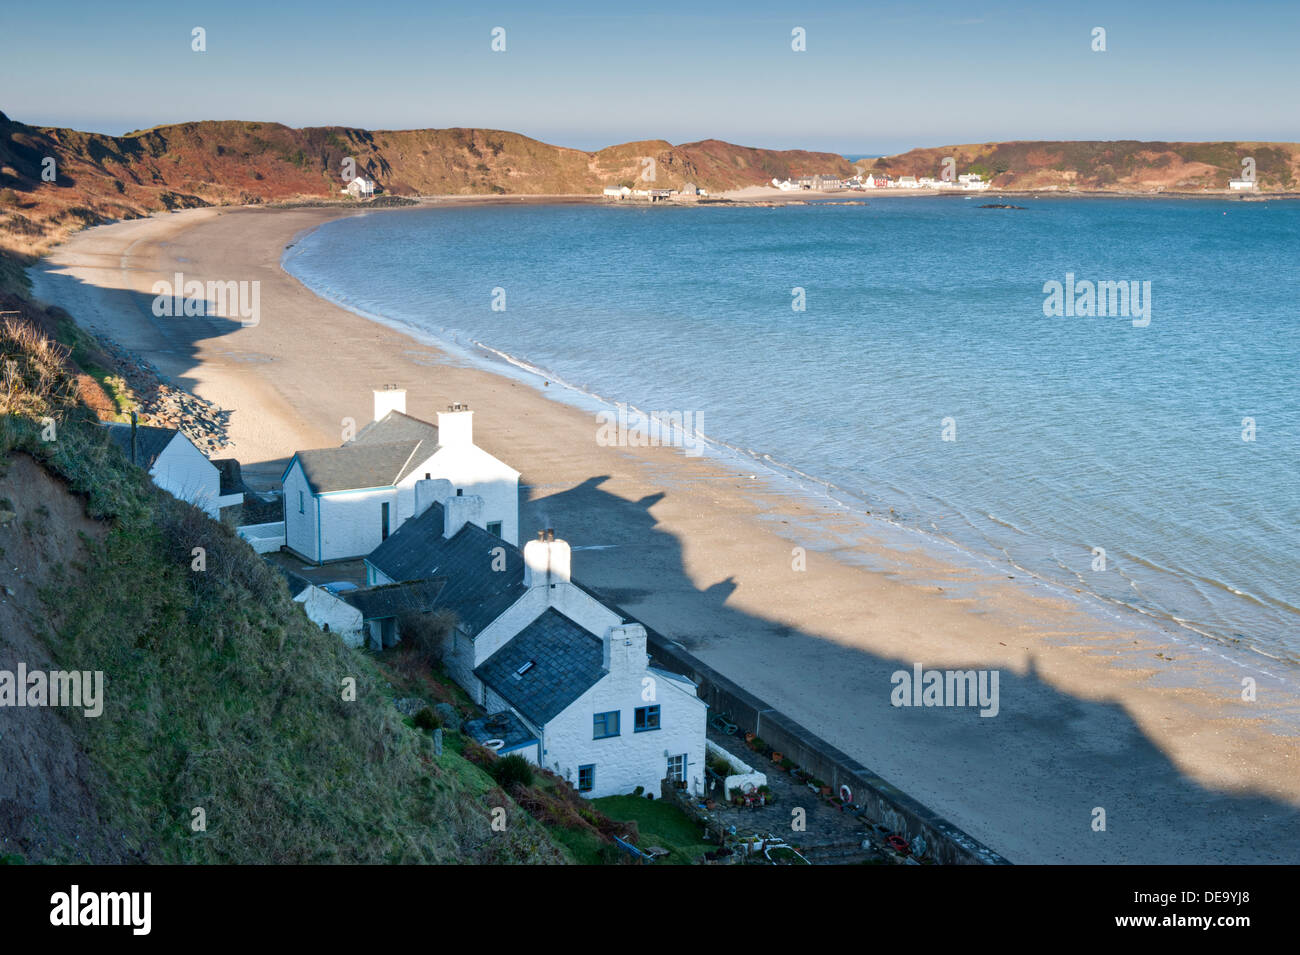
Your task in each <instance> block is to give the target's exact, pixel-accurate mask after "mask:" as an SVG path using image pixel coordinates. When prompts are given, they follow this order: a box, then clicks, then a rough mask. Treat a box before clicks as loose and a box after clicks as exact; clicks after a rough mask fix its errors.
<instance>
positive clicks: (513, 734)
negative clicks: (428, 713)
mask: <svg viewBox="0 0 1300 955" xmlns="http://www.w3.org/2000/svg"><path fill="white" fill-rule="evenodd" d="M462 731H463V732H464V733H465V735H466V736H468V737H469V738H470V739H473V740H475V741H476V742H479V743H486V742H487V741H488V740H490V739H499V740H501V741H503V742H504V743H505V745H504V746H502V747H501V748H500V749H499V750H497V752H498V753H509V752H510V751H511V750H515V749H519V748H520V747H521V746H527V745H528V744H529V743H537V742H538V739H537V737H536V736H535V735H534V734H533V731H532V730H530V729H529V728H528V726H527V725H526V724H525V723H524V721H523V720H521V719H520V718H519V717H518V716H516V715H515V714H514V713H513V712H512V711H510V710H502V711H501V712H500V713H493V714H492V715H490V716H483V717H480V718H479V719H476V720H469V721H468V722H466V723H465V725H464V727H463V728H462Z"/></svg>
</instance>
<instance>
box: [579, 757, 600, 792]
mask: <svg viewBox="0 0 1300 955" xmlns="http://www.w3.org/2000/svg"><path fill="white" fill-rule="evenodd" d="M595 788H596V765H595V764H594V763H588V764H587V765H586V766H579V767H578V792H580V793H589V792H591V791H592V790H593V789H595Z"/></svg>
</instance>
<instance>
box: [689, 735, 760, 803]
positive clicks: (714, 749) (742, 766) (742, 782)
mask: <svg viewBox="0 0 1300 955" xmlns="http://www.w3.org/2000/svg"><path fill="white" fill-rule="evenodd" d="M704 744H705V753H706V754H707V753H716V754H717V755H718V756H720V757H721V758H722V759H725V760H726V761H727V762H728V763H729V764H730V765H731V768H732V769H733V770H734V772H732V773H729V774H728V775H727V776H724V777H723V780H722V790H723V795H722V798H723V799H730V798H731V794H732V793H733V792H735V791H736V790H737V789H739V790H740V791H742V792H744V791H745V788H746V787H747V786H753V787H754V788H755V789H757V788H758V787H759V786H766V785H767V775H766V774H765V773H760V772H757V771H755V769H754V767H753V766H750V765H749V764H748V763H746V762H745V761H744V760H741V759H737V758H736V757H735V756H733V755H732V754H731V753H729V752H727V751H726V750H725V749H723V748H722V747H721V746H719V745H718V744H717V743H715V742H713V741H712V740H707V739H706V740H705V741H704Z"/></svg>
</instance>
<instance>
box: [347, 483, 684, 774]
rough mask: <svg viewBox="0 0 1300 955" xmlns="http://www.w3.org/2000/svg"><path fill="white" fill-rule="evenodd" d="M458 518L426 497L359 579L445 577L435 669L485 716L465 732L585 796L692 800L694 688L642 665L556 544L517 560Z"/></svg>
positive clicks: (637, 635)
mask: <svg viewBox="0 0 1300 955" xmlns="http://www.w3.org/2000/svg"><path fill="white" fill-rule="evenodd" d="M422 490H423V489H422ZM421 500H422V502H423V501H424V500H426V498H425V496H424V495H423V494H422V495H421ZM458 509H459V510H460V511H462V512H463V511H464V509H465V508H464V506H463V505H460V504H459V503H458V501H457V499H456V498H454V497H452V498H446V497H443V498H442V499H441V500H434V501H433V502H432V503H430V504H429V506H428V507H427V509H424V510H422V511H421V512H420V513H419V514H417V515H416V516H415V517H414V518H413V519H411V520H409V521H407V522H406V524H404V525H403V526H402V528H401V530H399V531H398V532H397V533H395V534H394V535H392V536H391V537H390V538H389V539H388V540H387V541H385V542H384V543H383V544H381V545H380V546H379V547H378V548H376V550H375V551H374V552H373V553H371V554H370V555H369V556H368V557H367V558H366V569H367V582H368V583H370V584H372V585H375V584H380V585H382V584H386V583H392V582H397V581H401V580H410V579H418V578H426V577H433V576H437V577H442V578H444V579H445V584H444V585H443V588H442V590H441V591H440V592H439V594H438V599H437V601H436V602H435V609H438V608H441V609H446V610H450V611H452V612H453V613H454V614H455V617H456V620H457V623H456V626H455V627H454V628H453V630H452V632H451V633H450V634H449V635H448V637H447V640H446V644H445V645H444V647H443V666H444V668H445V669H446V671H447V672H448V673H449V674H450V675H451V676H452V677H453V678H454V679H455V680H456V682H458V683H459V684H460V685H461V686H462V687H464V688H465V690H466V692H468V693H469V694H470V696H471V697H472V698H473V699H474V701H475V702H477V703H478V704H480V705H481V706H483V707H484V708H486V709H487V711H488V713H489V714H490V716H489V717H488V718H487V719H485V720H482V721H476V723H475V724H472V725H469V726H467V731H468V732H470V734H471V735H472V736H475V737H476V738H478V739H479V740H480V742H483V743H485V744H487V745H490V746H491V747H492V748H494V749H496V750H497V751H498V752H501V753H505V752H518V753H520V754H521V755H523V756H525V757H527V758H528V759H530V760H531V761H533V762H535V763H537V764H538V765H541V766H543V767H544V768H546V769H549V770H552V771H553V772H555V773H557V774H558V775H560V776H562V777H564V778H565V779H568V780H569V781H570V782H571V783H572V784H573V785H574V787H575V788H576V789H577V790H578V791H579V792H581V793H582V794H583V795H586V796H591V797H597V796H609V795H618V794H625V793H629V792H631V791H633V790H634V789H635V788H636V787H637V786H642V787H644V788H645V789H646V790H647V791H649V792H658V790H659V782H660V780H662V779H664V778H665V777H671V778H673V779H676V780H678V781H680V782H681V783H683V784H684V785H685V786H686V787H687V788H688V789H690V790H691V791H692V792H696V793H702V792H703V786H704V776H705V772H704V753H705V748H704V737H705V729H706V719H707V711H708V707H707V705H706V704H705V702H704V701H703V700H701V699H700V698H699V696H698V695H697V693H696V687H695V684H694V683H693V682H691V681H690V680H689V679H687V678H686V677H684V676H681V675H679V674H675V673H671V672H669V671H667V670H664V669H662V668H660V667H656V666H653V665H652V664H651V662H650V658H649V655H648V652H647V647H646V629H645V627H644V626H643V625H642V624H640V623H638V622H637V621H635V620H633V619H632V618H630V617H628V616H627V615H626V614H624V613H622V612H621V611H620V610H618V609H617V608H615V607H613V606H611V605H609V604H607V603H606V602H604V601H602V600H600V599H599V598H597V597H596V596H595V595H593V594H592V593H591V592H590V591H588V590H586V589H585V588H584V587H582V586H581V585H579V584H577V583H575V582H574V581H573V580H572V577H571V574H570V566H571V553H570V548H569V545H568V544H567V543H566V542H564V541H562V540H556V539H555V536H554V534H553V533H550V532H547V533H546V534H545V535H544V536H543V538H541V539H538V540H535V541H529V542H528V543H527V545H525V547H524V549H523V551H522V552H520V550H519V549H518V548H517V547H514V546H512V545H510V544H507V543H504V542H502V541H501V540H500V539H498V538H496V537H495V536H494V535H491V534H489V533H487V531H485V530H484V529H483V528H482V527H481V526H480V525H479V524H478V523H476V522H474V521H473V520H467V519H463V517H464V515H463V513H458ZM479 724H482V725H479Z"/></svg>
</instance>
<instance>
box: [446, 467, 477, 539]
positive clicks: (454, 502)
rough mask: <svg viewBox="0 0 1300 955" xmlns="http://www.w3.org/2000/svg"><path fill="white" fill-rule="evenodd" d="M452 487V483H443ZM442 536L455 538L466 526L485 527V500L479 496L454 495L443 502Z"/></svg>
mask: <svg viewBox="0 0 1300 955" xmlns="http://www.w3.org/2000/svg"><path fill="white" fill-rule="evenodd" d="M442 483H444V484H447V485H448V486H449V487H450V482H448V481H444V482H442ZM442 507H443V514H442V536H443V537H446V538H451V537H453V536H454V535H455V534H456V532H457V531H459V530H460V529H461V528H462V527H464V526H465V525H466V524H474V525H475V526H477V527H482V526H483V498H481V497H479V496H478V495H477V494H466V495H464V496H463V497H462V496H460V495H452V496H451V497H449V498H447V499H446V500H445V501H443V502H442Z"/></svg>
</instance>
